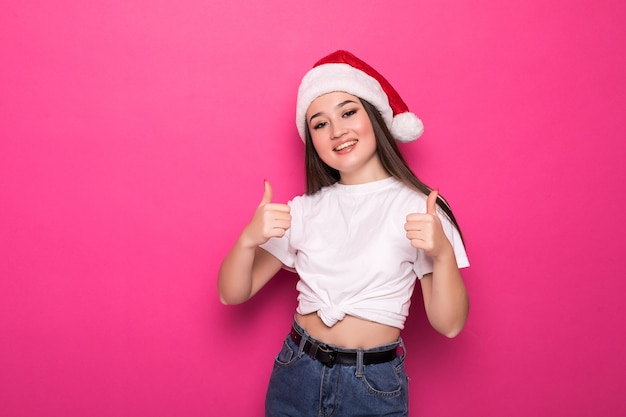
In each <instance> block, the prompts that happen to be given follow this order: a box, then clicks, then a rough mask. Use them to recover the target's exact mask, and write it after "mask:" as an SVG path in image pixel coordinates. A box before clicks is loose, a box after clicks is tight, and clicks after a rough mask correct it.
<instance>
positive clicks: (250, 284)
mask: <svg viewBox="0 0 626 417" xmlns="http://www.w3.org/2000/svg"><path fill="white" fill-rule="evenodd" d="M271 201H272V187H271V185H270V183H269V182H267V181H265V192H264V194H263V199H262V200H261V204H259V207H258V208H257V209H256V211H255V213H254V216H253V217H252V220H251V221H250V223H248V225H247V226H246V227H245V228H244V230H243V231H242V232H241V235H240V236H239V238H238V239H237V241H236V242H235V244H234V246H233V247H232V249H231V250H230V251H229V252H228V254H227V255H226V257H225V258H224V261H223V262H222V266H221V268H220V271H219V274H218V279H217V288H218V292H219V296H220V300H221V301H222V303H224V304H240V303H243V302H244V301H246V300H248V299H249V298H250V297H252V296H253V295H254V294H256V293H257V292H258V291H259V290H260V289H261V288H262V287H263V286H264V285H265V284H266V283H267V282H268V281H269V280H270V279H271V278H272V277H273V276H274V275H275V274H276V273H277V272H278V270H280V268H281V266H282V263H281V262H280V261H279V260H278V259H277V258H276V257H274V256H273V255H271V254H270V253H269V252H267V251H265V250H263V249H261V248H259V245H261V244H263V243H265V242H267V241H268V240H269V239H270V238H272V237H282V236H283V235H284V234H285V231H286V230H287V229H289V227H291V214H289V212H290V207H289V206H288V205H287V204H273V203H271Z"/></svg>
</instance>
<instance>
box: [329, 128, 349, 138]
mask: <svg viewBox="0 0 626 417" xmlns="http://www.w3.org/2000/svg"><path fill="white" fill-rule="evenodd" d="M347 132H348V130H347V129H346V128H345V127H342V126H340V125H334V126H333V139H338V138H340V137H342V136H343V135H345V134H346V133H347Z"/></svg>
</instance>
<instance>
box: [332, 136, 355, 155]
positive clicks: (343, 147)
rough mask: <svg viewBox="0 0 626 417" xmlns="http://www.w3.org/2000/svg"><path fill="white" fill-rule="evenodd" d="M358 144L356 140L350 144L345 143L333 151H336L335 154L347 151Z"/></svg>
mask: <svg viewBox="0 0 626 417" xmlns="http://www.w3.org/2000/svg"><path fill="white" fill-rule="evenodd" d="M357 142H358V140H357V139H355V140H351V141H348V142H344V143H342V144H341V145H339V146H337V147H336V148H335V149H333V150H334V151H335V152H339V151H343V150H344V149H347V148H349V147H351V146H354V145H356V144H357Z"/></svg>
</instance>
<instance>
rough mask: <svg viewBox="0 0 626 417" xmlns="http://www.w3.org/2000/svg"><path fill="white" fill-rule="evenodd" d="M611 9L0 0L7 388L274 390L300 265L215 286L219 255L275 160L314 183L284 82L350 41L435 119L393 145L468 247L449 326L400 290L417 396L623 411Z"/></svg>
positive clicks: (249, 400) (1, 390)
mask: <svg viewBox="0 0 626 417" xmlns="http://www.w3.org/2000/svg"><path fill="white" fill-rule="evenodd" d="M383 4H384V5H383ZM390 4H393V5H394V6H393V7H392V6H390ZM625 21H626V3H624V2H623V1H621V0H604V1H596V0H585V1H583V0H570V1H557V0H526V1H523V2H521V1H517V2H510V1H500V0H498V1H496V0H483V1H469V0H457V1H430V2H425V1H408V0H407V1H396V2H380V1H371V2H368V1H363V0H358V1H356V0H354V1H352V0H350V1H335V0H333V1H326V0H320V1H315V2H294V1H279V0H266V1H263V2H227V1H221V2H217V1H213V2H211V1H199V0H153V1H138V0H130V1H127V0H125V1H107V2H83V1H69V0H57V1H54V2H47V1H41V0H39V1H21V0H20V1H18V0H8V1H6V0H5V1H4V2H3V6H2V13H0V48H1V49H0V52H1V55H0V56H1V57H2V66H1V69H0V138H1V141H0V195H1V197H0V214H1V215H0V276H1V280H0V335H1V338H2V341H1V342H0V415H3V416H94V417H96V416H206V415H224V416H260V415H262V413H263V411H262V410H263V399H264V394H265V389H266V384H267V379H268V376H269V373H270V371H271V368H272V360H273V356H274V354H275V353H276V352H277V350H278V349H279V347H280V345H281V342H282V339H283V337H284V336H285V335H286V333H287V331H288V327H289V323H290V321H291V318H292V314H293V310H294V307H295V290H294V284H295V278H294V275H292V274H289V273H286V272H281V273H279V275H278V276H277V277H276V278H275V279H274V280H273V281H272V282H271V283H270V284H269V285H268V286H267V287H266V288H265V289H263V291H262V292H261V293H260V294H259V295H258V296H257V297H255V298H254V299H253V300H251V301H250V302H248V303H246V304H244V305H242V306H235V307H226V306H222V305H221V304H220V303H219V301H218V297H217V292H216V276H217V270H218V268H219V264H220V262H221V259H222V258H223V256H224V255H225V254H226V252H227V250H228V249H229V247H230V245H231V244H232V243H233V242H234V240H235V238H236V236H237V234H238V233H239V231H240V230H241V228H242V226H243V225H244V224H245V223H246V222H247V220H248V219H249V217H250V216H251V214H252V212H253V210H254V208H255V207H256V205H257V204H258V202H259V201H260V198H261V195H262V192H263V179H264V178H267V179H269V180H270V181H271V182H272V184H273V185H274V189H275V200H277V201H283V202H284V201H287V200H288V199H289V198H291V197H292V196H294V195H296V194H299V193H302V192H303V190H304V182H303V181H304V177H303V163H302V158H303V146H302V144H301V143H300V141H299V139H298V138H297V134H296V130H295V126H294V122H293V113H294V103H295V90H296V88H297V85H298V83H299V80H300V78H301V76H302V75H303V74H304V72H305V71H306V70H307V69H308V68H309V67H310V66H311V65H312V64H313V63H314V62H315V61H316V60H317V59H318V58H320V57H322V56H323V55H325V54H327V53H329V52H332V51H333V50H335V49H339V48H345V49H349V50H351V51H353V52H354V53H356V54H357V55H358V56H360V57H362V58H364V59H365V60H366V61H368V62H369V63H371V64H372V65H373V66H374V67H375V68H377V69H378V70H379V71H380V72H382V73H383V74H384V75H385V76H386V77H387V78H388V79H389V80H390V81H391V82H392V84H394V86H395V87H396V88H397V89H398V90H399V91H400V92H401V93H402V95H403V97H404V99H405V100H406V101H407V103H408V104H409V106H410V107H411V109H412V110H413V111H414V112H415V113H417V114H418V115H419V116H420V117H422V119H423V120H424V123H425V126H426V133H425V135H424V136H423V138H422V139H420V141H418V142H417V143H415V144H412V145H408V146H404V147H403V150H404V151H406V153H405V154H406V155H407V159H408V160H409V161H410V163H411V165H412V166H413V167H414V169H415V171H416V172H417V173H418V174H419V175H420V176H421V177H422V178H423V179H424V180H425V181H426V182H427V183H429V184H431V185H432V186H435V187H439V188H440V189H441V191H442V193H443V194H444V195H446V196H447V198H448V199H449V200H450V201H451V202H452V204H453V207H454V208H455V212H456V214H457V216H458V218H459V220H460V222H461V224H462V227H463V231H464V233H465V236H466V241H467V246H468V252H469V255H470V260H471V262H472V267H471V268H470V269H468V270H466V271H465V273H464V276H465V278H466V282H467V285H468V289H469V292H470V297H471V302H472V308H471V314H470V319H469V322H468V324H467V327H466V329H465V331H464V332H463V333H462V334H461V335H460V336H459V337H458V338H456V339H453V340H447V339H445V338H444V337H442V336H439V335H438V334H436V333H435V332H434V331H433V330H432V329H431V328H430V327H429V326H428V325H427V323H426V321H425V319H424V314H423V307H421V304H420V303H419V302H416V303H414V306H413V309H412V315H411V317H410V319H409V321H408V325H407V328H406V331H405V332H404V338H405V340H406V342H407V346H408V350H409V355H408V357H407V367H408V372H409V374H410V376H411V401H410V404H411V411H412V412H413V413H414V415H419V416H452V415H464V416H477V417H478V416H481V417H484V416H502V415H506V416H529V415H532V416H555V415H567V416H591V415H606V416H617V415H624V413H626V402H624V400H623V395H624V392H626V378H625V377H624V375H626V355H625V343H626V336H625V334H626V332H625V330H624V329H625V328H626V326H625V325H626V319H625V309H624V305H625V304H626V303H625V301H624V300H625V296H624V294H625V292H626V280H625V277H626V266H625V263H624V249H625V248H626V244H625V241H624V235H625V233H626V218H625V216H624V210H625V209H626V205H625V204H624V202H623V196H622V194H623V190H624V180H625V178H626V162H625V160H626V134H625V132H626V123H625V119H626V83H625V81H624V80H625V76H626V25H625V24H624V22H625ZM416 296H419V294H416ZM416 299H417V298H416ZM218 409H221V410H222V411H219V412H218V411H216V410H218Z"/></svg>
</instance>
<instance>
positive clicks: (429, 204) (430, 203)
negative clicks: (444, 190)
mask: <svg viewBox="0 0 626 417" xmlns="http://www.w3.org/2000/svg"><path fill="white" fill-rule="evenodd" d="M438 195H439V190H438V189H434V190H432V191H431V192H430V194H428V199H426V213H428V214H435V215H436V214H437V196H438Z"/></svg>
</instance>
